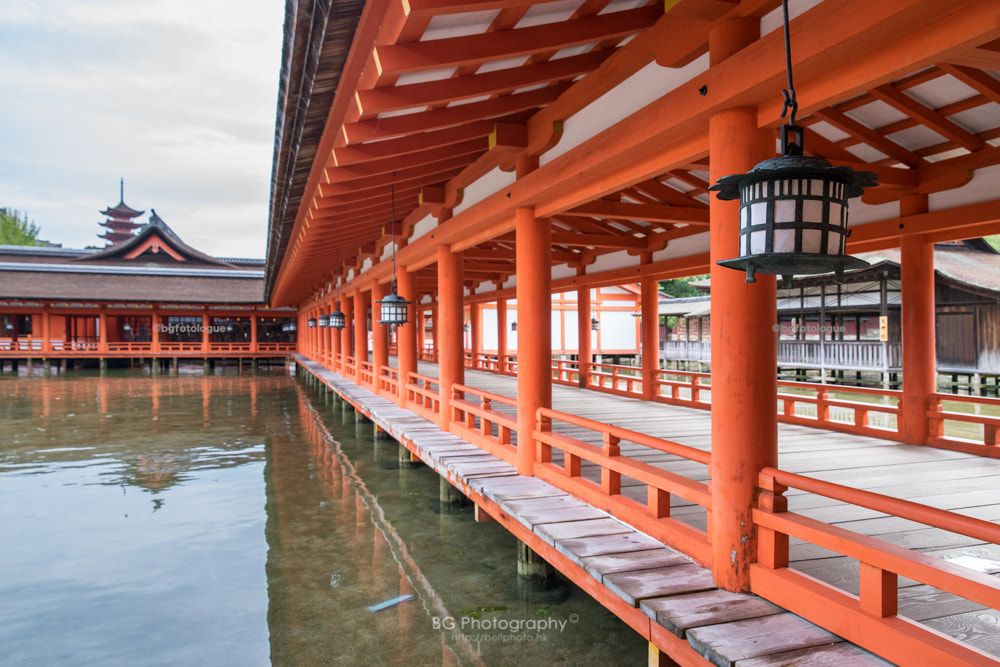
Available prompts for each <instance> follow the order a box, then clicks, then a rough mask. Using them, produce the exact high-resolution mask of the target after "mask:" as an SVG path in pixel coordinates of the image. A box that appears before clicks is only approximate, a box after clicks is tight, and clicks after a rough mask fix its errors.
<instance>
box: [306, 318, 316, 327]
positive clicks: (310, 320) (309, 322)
mask: <svg viewBox="0 0 1000 667" xmlns="http://www.w3.org/2000/svg"><path fill="white" fill-rule="evenodd" d="M308 324H309V328H310V329H313V328H315V327H316V318H315V317H310V318H309V321H308Z"/></svg>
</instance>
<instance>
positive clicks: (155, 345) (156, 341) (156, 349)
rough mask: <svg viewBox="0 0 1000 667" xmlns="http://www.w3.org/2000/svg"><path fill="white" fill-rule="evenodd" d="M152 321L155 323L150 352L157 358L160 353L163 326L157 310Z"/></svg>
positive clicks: (154, 311)
mask: <svg viewBox="0 0 1000 667" xmlns="http://www.w3.org/2000/svg"><path fill="white" fill-rule="evenodd" d="M152 321H153V331H152V334H151V336H152V338H151V341H152V344H151V345H150V347H149V349H150V352H152V354H153V355H154V356H155V355H157V354H159V353H160V329H161V328H162V325H161V323H160V314H159V313H158V312H157V311H156V310H153V315H152Z"/></svg>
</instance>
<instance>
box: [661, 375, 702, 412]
mask: <svg viewBox="0 0 1000 667" xmlns="http://www.w3.org/2000/svg"><path fill="white" fill-rule="evenodd" d="M711 398H712V374H711V373H695V372H690V371H667V370H660V371H658V372H657V374H656V389H655V390H654V392H653V400H654V401H656V402H658V403H666V404H668V405H686V406H689V407H694V408H704V409H709V408H711Z"/></svg>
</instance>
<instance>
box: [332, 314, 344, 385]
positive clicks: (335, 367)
mask: <svg viewBox="0 0 1000 667" xmlns="http://www.w3.org/2000/svg"><path fill="white" fill-rule="evenodd" d="M334 310H341V308H340V301H339V300H334V301H331V302H330V311H331V312H332V311H334ZM341 312H343V311H341ZM342 347H343V341H342V340H341V337H340V332H339V331H337V330H336V329H334V328H333V327H330V370H332V371H333V372H334V373H339V372H340V357H341V354H340V351H341V348H342Z"/></svg>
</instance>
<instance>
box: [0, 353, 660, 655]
mask: <svg viewBox="0 0 1000 667" xmlns="http://www.w3.org/2000/svg"><path fill="white" fill-rule="evenodd" d="M371 428H372V427H371V425H370V424H368V425H359V426H358V427H357V428H356V427H355V424H354V418H353V415H352V414H348V413H345V412H343V410H342V406H341V404H340V403H338V402H336V401H331V400H330V399H329V398H327V399H326V402H324V399H323V398H319V397H316V396H314V395H313V394H312V392H311V391H310V390H304V389H300V388H299V386H298V385H297V383H296V382H295V380H294V379H293V378H291V377H289V376H288V375H287V374H285V373H282V372H275V373H267V374H259V375H253V376H250V375H244V376H209V377H202V376H181V377H170V376H166V377H164V376H161V377H158V378H156V377H149V376H136V375H119V376H110V375H109V376H107V377H102V378H98V377H73V376H71V375H64V376H60V377H58V378H20V379H16V378H0V525H2V526H3V529H2V535H3V538H2V544H3V546H2V547H0V568H2V569H3V572H4V575H5V576H4V578H3V580H2V583H0V600H3V604H0V646H2V647H3V655H4V663H5V664H63V665H67V664H68V665H83V664H87V665H90V664H105V663H110V664H123V663H128V664H188V663H195V664H240V665H254V664H267V663H268V662H270V663H272V664H275V665H321V664H345V665H346V664H350V665H380V664H396V663H399V662H400V661H405V662H406V663H407V664H415V665H437V664H443V665H445V664H446V665H451V664H465V665H478V664H485V665H509V664H518V665H533V664H546V663H553V664H621V663H623V662H627V663H638V662H640V661H641V660H642V659H643V656H644V655H645V644H644V642H642V640H641V639H640V638H639V637H638V636H637V635H636V634H635V633H634V632H632V631H631V630H629V629H628V628H627V627H625V626H624V625H623V624H622V623H621V622H620V621H618V619H616V618H614V617H613V616H612V615H610V614H609V613H607V612H605V611H604V610H603V608H601V607H600V606H599V605H597V604H596V603H595V602H593V601H592V600H591V599H590V598H589V597H587V596H586V594H584V593H583V592H582V591H580V590H579V589H575V588H574V589H573V592H572V594H571V595H570V597H569V599H568V600H566V601H565V602H563V603H562V604H553V603H540V602H534V603H533V602H525V601H522V600H520V598H519V597H518V594H517V588H516V586H515V583H516V563H515V544H516V542H515V540H514V538H513V537H512V536H511V535H509V534H508V533H507V532H506V531H505V530H504V529H503V528H502V527H500V526H499V525H498V524H491V523H484V524H480V523H475V522H474V521H473V519H472V517H471V513H470V512H469V511H467V510H466V511H465V512H460V513H457V514H447V513H444V514H442V513H435V512H433V511H432V508H433V507H434V505H435V503H434V501H435V500H436V499H437V497H438V481H437V477H436V476H435V475H434V474H433V472H432V471H430V470H428V469H426V468H424V467H417V468H413V467H412V466H409V465H403V466H401V465H400V464H399V456H398V446H397V445H396V443H395V442H393V441H384V440H374V439H373V437H372V430H371ZM408 596H412V598H410V597H408ZM400 598H402V601H399V600H398V599H400ZM380 603H389V604H388V605H387V608H385V609H383V610H381V611H369V609H368V608H369V607H372V606H374V605H378V604H380Z"/></svg>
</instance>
